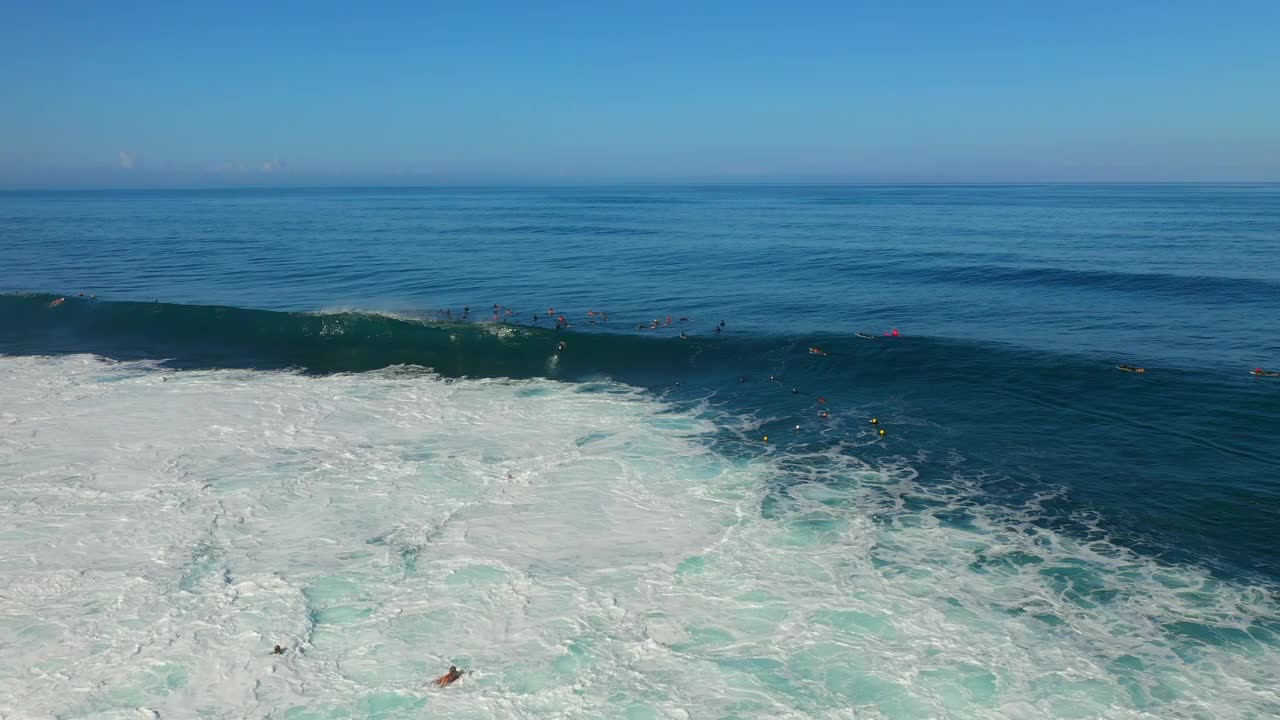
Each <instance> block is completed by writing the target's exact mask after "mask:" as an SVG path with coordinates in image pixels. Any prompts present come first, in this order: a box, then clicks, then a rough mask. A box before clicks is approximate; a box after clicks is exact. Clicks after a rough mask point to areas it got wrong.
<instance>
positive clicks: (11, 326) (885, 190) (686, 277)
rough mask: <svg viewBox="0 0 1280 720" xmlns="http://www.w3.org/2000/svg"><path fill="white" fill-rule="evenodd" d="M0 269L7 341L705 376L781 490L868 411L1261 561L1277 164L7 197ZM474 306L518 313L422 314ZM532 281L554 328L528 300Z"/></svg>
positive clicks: (2, 336)
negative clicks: (1219, 175)
mask: <svg viewBox="0 0 1280 720" xmlns="http://www.w3.org/2000/svg"><path fill="white" fill-rule="evenodd" d="M0 291H2V292H4V293H7V294H8V295H6V296H5V297H2V298H0V352H6V353H19V354H37V353H49V352H83V351H89V352H96V353H100V354H104V355H108V356H118V357H135V356H160V357H168V358H173V359H174V360H173V362H174V363H175V364H178V365H182V364H184V363H185V364H187V365H229V366H247V367H262V366H279V367H283V366H296V367H303V368H305V369H308V370H311V371H314V372H331V371H361V370H370V369H376V368H379V367H383V366H386V365H390V364H397V363H416V364H422V365H428V366H431V367H434V368H436V369H437V370H439V371H441V372H444V373H446V374H451V375H498V376H501V375H509V376H530V375H552V376H555V377H561V378H565V379H589V378H596V377H612V378H615V379H619V380H623V381H627V382H632V383H636V384H639V385H642V386H645V387H649V388H652V389H654V390H656V391H659V392H662V393H665V394H666V395H667V396H668V397H670V398H672V399H675V400H677V401H680V402H688V403H695V402H697V401H700V400H705V399H709V400H710V402H711V406H712V407H714V408H715V409H716V411H717V412H719V413H722V416H723V417H724V418H742V417H750V418H754V421H753V423H752V424H750V425H749V427H750V428H751V430H750V432H749V433H748V432H739V431H738V430H737V429H736V428H737V427H738V425H736V424H734V423H730V422H727V421H726V422H725V423H724V425H725V430H724V433H723V443H724V449H725V450H726V452H731V453H742V454H744V455H750V454H752V453H759V452H767V451H770V450H771V449H776V448H784V449H788V450H790V451H793V452H795V454H796V457H797V458H798V459H797V461H796V462H795V463H793V466H792V469H793V476H792V477H790V478H788V477H782V478H778V479H777V481H776V482H777V483H778V484H779V486H785V485H786V484H787V483H788V482H791V481H794V480H795V479H797V478H812V477H815V476H817V475H818V474H820V472H821V467H820V465H821V458H822V457H824V456H825V455H824V454H825V453H829V452H832V451H841V450H840V448H842V447H844V445H843V443H844V442H845V441H846V440H848V439H849V438H853V437H856V438H865V437H866V436H867V435H868V434H869V429H868V428H869V426H868V424H867V421H868V418H869V417H871V416H876V417H879V418H881V419H882V420H883V421H884V427H886V428H888V429H889V430H888V434H887V435H886V437H885V438H884V439H883V440H881V441H878V442H876V443H874V444H870V445H866V446H863V447H861V448H860V449H859V450H858V452H859V453H863V454H865V455H866V456H867V457H868V458H871V459H874V458H877V457H880V458H888V457H906V458H910V459H911V460H912V462H913V464H914V466H915V467H916V469H917V470H918V471H919V472H920V473H921V478H922V481H923V482H935V483H939V484H945V483H955V482H964V483H967V484H969V485H971V486H975V487H978V488H979V489H980V495H979V497H981V498H982V500H981V501H982V502H989V503H993V504H1007V505H1010V506H1024V505H1026V504H1027V503H1028V502H1029V501H1031V500H1033V499H1034V501H1035V503H1036V506H1037V508H1038V510H1037V512H1038V513H1039V516H1038V522H1040V523H1043V524H1046V525H1053V526H1055V527H1059V528H1066V529H1068V530H1069V531H1071V532H1075V533H1078V534H1080V535H1081V536H1083V537H1090V536H1099V537H1102V536H1105V537H1109V538H1111V539H1112V540H1114V541H1116V542H1119V543H1121V544H1124V545H1126V546H1128V547H1132V548H1134V549H1136V550H1138V551H1140V552H1144V553H1151V554H1154V555H1158V556H1160V557H1161V558H1164V559H1167V560H1168V561H1169V562H1175V563H1195V564H1203V565H1206V566H1208V567H1210V568H1212V569H1213V571H1214V572H1216V573H1220V574H1223V575H1227V576H1242V575H1248V576H1260V577H1268V578H1271V579H1277V578H1280V549H1278V548H1277V543H1276V540H1275V539H1276V538H1277V537H1280V450H1278V449H1277V438H1280V378H1275V379H1272V378H1255V377H1252V376H1250V375H1249V374H1248V371H1249V370H1250V369H1252V368H1254V367H1256V366H1262V367H1268V368H1273V369H1280V186H1277V185H1230V186H1228V185H1205V186H1197V185H1170V186H1134V185H1123V186H1016V187H996V186H977V187H942V186H939V187H910V186H903V187H869V186H855V187H827V186H820V187H793V186H788V187H739V186H735V187H626V188H565V189H550V188H536V189H535V188H508V189H501V188H486V189H463V188H457V189H453V188H450V189H411V188H388V189H307V190H216V191H110V192H48V193H45V192H40V193H34V192H33V193H4V194H0ZM79 292H84V293H85V294H86V298H84V299H80V298H78V297H76V296H75V294H76V293H79ZM23 293H28V295H23ZM89 294H93V295H96V296H97V298H96V300H90V299H88V297H87V295H89ZM61 295H69V296H70V300H69V301H68V302H67V303H66V304H65V305H63V306H62V307H60V308H58V310H57V312H54V311H51V310H49V308H47V307H46V306H47V303H48V302H49V301H50V300H52V299H53V297H55V296H61ZM494 303H498V304H501V305H502V306H504V307H509V308H513V309H514V310H516V313H515V314H514V315H513V316H511V317H509V318H508V317H507V316H506V315H505V313H504V314H503V316H502V317H503V319H504V320H505V321H508V322H511V323H519V324H522V325H532V315H533V314H534V313H537V314H538V315H540V316H541V318H540V320H539V322H538V325H539V326H540V329H530V330H528V331H525V330H521V331H519V332H518V333H517V334H516V335H515V336H510V337H504V338H499V337H498V336H496V335H494V334H493V333H491V332H488V331H486V330H485V329H484V328H481V327H459V326H456V325H451V324H448V323H445V324H442V325H438V324H435V323H434V321H435V320H438V319H440V318H439V316H438V312H439V311H441V310H443V309H446V308H448V309H449V310H450V312H451V314H452V317H453V318H454V319H455V320H457V319H459V318H460V317H461V315H462V312H461V311H462V308H463V307H464V306H468V305H469V306H470V307H471V308H472V312H471V313H470V315H469V317H468V320H470V321H471V322H473V323H484V322H488V321H489V320H490V319H491V318H490V314H491V308H492V306H493V304H494ZM209 306H218V307H209ZM551 307H554V308H555V309H556V310H557V313H561V312H562V313H564V314H565V315H566V316H567V318H568V319H569V320H570V321H571V323H572V325H573V327H572V328H570V329H569V330H567V331H565V332H560V333H558V332H556V331H554V330H552V329H550V328H549V327H547V326H548V325H549V323H548V321H547V320H546V319H545V315H546V311H547V309H548V308H551ZM219 308H221V309H219ZM237 308H238V309H237ZM249 310H262V311H272V312H261V313H255V312H249ZM588 310H598V311H606V312H608V313H609V320H608V322H607V323H606V322H604V321H603V320H598V321H597V323H596V324H594V325H592V324H591V320H592V319H593V318H592V317H589V316H587V315H586V314H585V313H586V311H588ZM298 312H303V313H317V312H319V313H322V314H320V315H313V314H308V315H299V314H287V313H298ZM370 312H377V313H389V314H390V315H391V316H387V315H383V314H368V313H370ZM668 315H671V316H673V318H676V319H677V320H676V321H675V322H674V323H673V325H672V326H671V327H670V328H668V327H665V325H664V326H662V327H660V328H658V329H656V330H650V329H647V327H648V323H649V322H650V321H651V320H653V319H654V318H659V319H662V320H663V321H665V319H666V317H667V316H668ZM681 316H687V317H689V318H690V319H691V320H690V321H689V322H685V323H681V322H679V320H678V318H679V317H681ZM397 318H399V319H397ZM406 318H407V319H406ZM413 318H426V319H428V320H431V321H432V322H431V323H428V324H423V323H422V322H419V321H415V320H413ZM721 320H723V321H724V322H725V326H724V331H723V332H722V333H720V334H714V333H712V329H713V327H714V326H715V325H717V324H718V323H719V322H720V321H721ZM638 325H641V326H644V327H645V328H646V329H643V330H638V329H637V326H638ZM890 328H898V329H899V330H900V331H901V333H902V337H899V338H893V339H889V338H883V337H877V339H874V340H866V339H862V338H858V337H856V336H855V335H854V333H855V332H866V333H869V334H872V335H875V336H880V335H881V333H883V332H885V331H886V330H888V329H890ZM682 330H683V331H684V332H686V333H687V334H688V335H689V338H688V339H680V338H678V337H677V336H678V334H679V332H680V331H682ZM450 334H453V335H454V336H455V337H454V338H452V339H450V338H449V337H448V336H449V335H450ZM561 339H564V340H565V341H566V342H567V343H568V347H567V348H566V350H565V352H563V353H561V354H560V357H559V360H558V361H557V362H556V363H555V364H554V365H553V364H548V362H547V357H548V356H549V354H551V352H552V351H551V348H552V347H553V346H554V345H555V343H556V342H558V341H559V340H561ZM812 345H818V346H821V347H822V348H824V349H826V350H827V351H829V352H830V353H831V354H830V355H829V356H819V355H813V354H810V353H809V352H808V348H809V347H810V346H812ZM1118 363H1128V364H1132V365H1137V366H1143V367H1145V368H1147V369H1148V372H1147V373H1146V374H1145V375H1135V374H1131V373H1124V372H1120V371H1118V370H1116V369H1115V366H1116V365H1117V364H1118ZM770 377H773V378H774V380H773V381H770ZM792 388H794V389H795V390H796V391H797V392H795V393H793V392H792ZM819 396H820V397H822V398H824V399H825V401H826V402H825V403H818V402H817V397H819ZM823 411H825V412H828V413H829V414H830V417H827V418H823V417H821V416H820V415H819V413H820V412H823ZM756 422H758V423H760V424H759V426H757V425H756V424H755V423H756ZM796 425H799V426H800V428H799V429H798V430H797V429H796V428H795V426H796ZM764 434H768V435H770V436H772V440H771V443H770V445H768V446H765V445H764V444H763V443H762V442H760V438H759V437H758V436H762V435H764ZM805 457H808V458H811V461H808V462H810V464H806V461H803V460H800V459H799V458H805ZM761 511H762V512H764V513H768V512H770V507H769V503H766V504H765V506H764V507H762V508H761ZM955 522H956V523H957V524H960V525H963V523H964V522H965V518H964V517H963V513H960V514H958V515H957V516H956V517H955Z"/></svg>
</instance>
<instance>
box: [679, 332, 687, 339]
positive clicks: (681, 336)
mask: <svg viewBox="0 0 1280 720" xmlns="http://www.w3.org/2000/svg"><path fill="white" fill-rule="evenodd" d="M680 339H681V340H688V339H689V335H688V334H686V333H685V331H683V330H681V331H680Z"/></svg>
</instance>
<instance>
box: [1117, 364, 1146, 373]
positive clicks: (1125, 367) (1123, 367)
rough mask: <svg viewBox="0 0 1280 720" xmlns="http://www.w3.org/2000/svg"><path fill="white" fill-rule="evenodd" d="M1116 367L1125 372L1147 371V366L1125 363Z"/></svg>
mask: <svg viewBox="0 0 1280 720" xmlns="http://www.w3.org/2000/svg"><path fill="white" fill-rule="evenodd" d="M1116 369H1117V370H1123V371H1125V372H1131V373H1144V372H1146V371H1147V369H1146V368H1140V367H1134V366H1132V365H1124V364H1120V365H1117V366H1116Z"/></svg>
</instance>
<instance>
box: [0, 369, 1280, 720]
mask: <svg viewBox="0 0 1280 720" xmlns="http://www.w3.org/2000/svg"><path fill="white" fill-rule="evenodd" d="M0 374H2V375H3V377H0V473H2V476H3V483H2V484H0V512H2V513H3V515H4V516H5V518H6V521H5V523H4V525H3V528H0V578H2V580H0V583H2V584H0V595H2V596H3V605H0V709H3V710H6V711H9V712H13V713H15V715H14V716H15V717H59V716H72V717H102V718H106V717H146V716H154V715H155V714H158V715H159V716H160V717H192V716H207V717H268V716H269V717H289V718H339V717H360V718H373V717H377V718H396V717H421V716H424V715H439V716H443V717H454V718H487V717H528V718H532V717H560V718H595V717H627V718H692V717H720V718H731V717H738V718H748V717H752V718H754V717H782V718H802V717H831V718H853V717H858V718H932V717H955V718H1006V717H1009V718H1058V717H1109V718H1199V717H1214V718H1261V717H1268V716H1274V715H1275V714H1277V712H1280V696H1277V693H1276V691H1275V690H1274V689H1273V687H1272V684H1273V682H1272V681H1273V679H1274V677H1276V675H1277V674H1278V673H1277V671H1278V670H1280V664H1278V662H1277V658H1278V657H1280V655H1278V653H1277V640H1276V633H1277V632H1280V613H1277V601H1276V595H1275V588H1272V587H1269V586H1262V585H1250V584H1248V583H1244V582H1236V583H1229V582H1221V581H1215V580H1214V579H1212V578H1211V577H1210V576H1209V575H1208V574H1207V573H1206V572H1204V571H1202V570H1200V569H1198V568H1195V567H1178V566H1170V565H1167V564H1162V563H1160V562H1158V561H1156V560H1153V559H1151V558H1146V557H1142V556H1137V555H1134V554H1132V553H1127V552H1125V551H1123V550H1120V549H1118V548H1116V547H1115V546H1113V545H1111V544H1110V543H1108V542H1107V541H1106V539H1105V538H1104V537H1100V536H1097V537H1090V538H1085V539H1076V538H1072V537H1068V536H1065V535H1062V534H1059V533H1055V532H1052V531H1050V530H1046V529H1045V528H1044V527H1042V526H1041V524H1039V523H1037V522H1036V520H1037V508H1036V506H1035V505H1034V503H1033V504H1031V505H1028V506H1027V507H1025V508H1020V509H1014V510H1007V509H1001V508H999V507H994V506H988V505H984V504H983V503H982V492H981V483H980V482H979V481H978V480H976V479H965V478H963V477H957V479H956V480H955V482H954V483H952V484H950V485H947V486H944V487H922V486H920V485H919V484H918V483H917V482H916V480H915V475H914V471H913V470H912V468H911V466H910V464H909V463H906V462H905V461H904V462H900V463H891V464H887V465H882V466H876V467H870V466H867V465H865V464H863V463H861V462H860V461H858V460H857V458H856V457H855V453H854V452H852V451H851V450H850V449H849V448H839V449H836V450H832V451H830V452H828V453H824V454H823V455H820V456H818V455H815V456H787V455H785V454H784V453H778V454H775V455H769V456H765V457H762V458H759V459H756V460H753V461H749V462H748V461H737V460H732V459H728V458H725V457H722V456H719V455H717V454H715V453H712V452H711V451H709V450H708V449H707V448H708V446H709V443H708V442H706V440H708V439H709V438H710V437H711V434H712V433H714V432H715V431H716V429H715V426H713V425H712V424H711V423H710V422H709V421H708V420H706V419H705V418H703V417H702V416H700V415H695V414H692V413H689V412H684V411H680V410H678V409H676V408H673V407H670V406H668V405H665V404H663V403H660V402H657V401H655V400H654V399H652V397H650V396H648V395H646V394H644V393H640V392H638V391H635V390H633V389H631V388H628V387H625V386H622V385H618V384H614V383H608V382H593V383H583V384H567V383H556V382H551V381H545V380H532V381H518V382H517V381H501V380H459V381H445V380H441V379H439V378H438V377H436V376H434V375H431V374H429V373H425V372H423V371H420V370H415V369H412V368H398V369H397V368H393V369H389V370H386V371H381V372H376V373H366V374H362V375H333V376H327V377H306V376H302V375H297V374H291V373H284V372H250V371H198V372H170V371H167V370H163V369H161V368H159V367H158V366H155V365H151V364H147V363H112V362H107V361H103V360H100V359H97V358H94V357H91V356H67V357H62V358H58V359H49V358H40V357H22V358H0ZM276 643H279V644H282V645H286V646H288V647H290V648H291V651H290V652H289V653H288V654H286V655H284V656H272V655H270V654H269V651H270V648H271V646H272V645H273V644H276ZM450 664H458V665H461V666H463V667H468V668H474V670H475V672H474V674H472V675H469V676H467V677H466V678H465V679H464V680H463V681H462V682H460V683H458V684H457V685H455V686H453V687H451V688H448V689H447V690H440V689H435V688H432V687H430V686H429V685H428V684H427V683H426V680H427V679H429V678H430V677H432V676H434V675H436V674H438V673H439V672H441V671H442V670H443V669H444V668H446V667H447V666H448V665H450Z"/></svg>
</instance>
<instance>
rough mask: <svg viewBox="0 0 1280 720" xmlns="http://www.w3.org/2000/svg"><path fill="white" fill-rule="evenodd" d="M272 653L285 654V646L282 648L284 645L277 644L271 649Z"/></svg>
mask: <svg viewBox="0 0 1280 720" xmlns="http://www.w3.org/2000/svg"><path fill="white" fill-rule="evenodd" d="M271 654H272V655H283V654H284V648H282V647H280V646H279V645H277V646H276V649H275V650H272V651H271Z"/></svg>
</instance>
